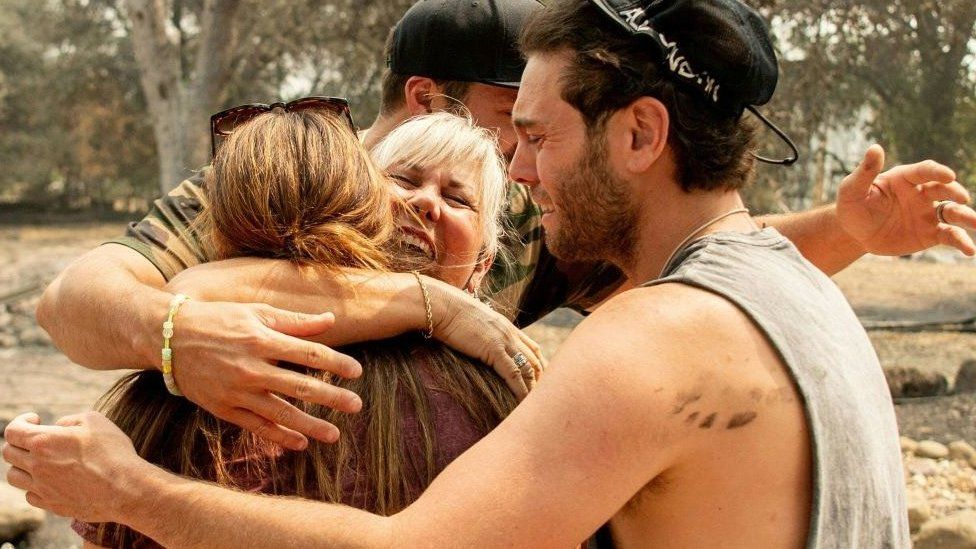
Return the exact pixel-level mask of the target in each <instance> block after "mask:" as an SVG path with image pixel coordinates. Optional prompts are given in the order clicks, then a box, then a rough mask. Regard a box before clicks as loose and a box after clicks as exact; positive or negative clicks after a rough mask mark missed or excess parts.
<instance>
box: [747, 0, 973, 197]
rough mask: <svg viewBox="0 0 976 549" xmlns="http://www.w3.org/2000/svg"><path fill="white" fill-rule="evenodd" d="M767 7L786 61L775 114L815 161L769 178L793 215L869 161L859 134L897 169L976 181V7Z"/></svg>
mask: <svg viewBox="0 0 976 549" xmlns="http://www.w3.org/2000/svg"><path fill="white" fill-rule="evenodd" d="M762 4H763V6H762V7H763V9H765V10H766V11H765V13H767V14H768V15H769V18H770V20H771V22H772V23H773V28H774V29H775V30H776V31H777V34H778V36H779V37H780V43H779V48H780V54H781V61H782V78H781V80H780V89H779V90H778V91H777V97H776V99H775V100H774V102H773V103H772V105H771V106H770V108H771V109H772V110H773V117H774V118H775V119H776V120H778V121H780V122H782V123H783V125H784V126H785V127H787V128H789V129H790V132H791V133H792V134H794V135H795V136H796V137H797V140H798V142H799V143H803V144H804V148H805V149H806V150H805V151H804V152H805V153H806V157H807V163H806V164H805V165H802V166H798V167H797V168H798V169H794V170H793V171H792V172H786V173H784V171H783V170H781V169H763V170H761V171H760V180H759V182H758V186H759V187H760V188H766V189H767V190H768V189H770V188H772V189H778V190H779V192H780V196H781V197H784V198H785V200H783V205H786V206H789V207H791V208H797V207H804V206H807V205H809V204H810V203H811V202H814V203H815V202H817V201H818V200H817V197H814V196H813V195H815V194H817V193H816V190H817V186H818V184H820V185H823V186H826V187H829V186H830V185H831V184H834V185H835V184H836V183H837V182H838V181H839V174H840V173H846V171H847V169H849V168H852V167H853V166H854V165H855V164H856V163H857V162H858V161H859V160H860V154H861V153H863V150H862V149H863V147H862V146H858V145H861V144H859V143H856V141H857V137H858V136H859V135H865V136H866V137H868V138H869V139H870V140H872V141H877V142H879V143H881V144H882V145H884V147H885V149H886V150H887V152H888V161H889V164H892V163H895V162H901V163H905V162H915V161H918V160H921V159H925V158H932V159H935V160H938V161H940V162H943V163H946V164H948V165H950V166H952V167H953V168H955V169H956V170H957V172H959V175H960V179H961V180H962V181H964V182H965V181H966V180H967V179H969V178H972V177H973V176H976V171H974V168H976V162H974V158H976V140H974V139H973V136H974V133H976V126H974V120H976V102H974V99H973V98H974V96H976V70H974V56H976V2H973V1H972V0H939V1H935V0H895V1H890V0H858V1H853V0H843V1H837V0H829V1H828V0H814V1H811V0H765V1H764V2H762ZM845 129H846V130H848V131H846V132H845V131H843V130H845ZM865 144H866V143H865ZM822 159H823V160H822ZM845 168H847V169H845ZM776 178H779V179H780V181H779V182H776V183H774V181H775V180H776ZM973 188H976V187H973ZM829 190H830V189H825V192H824V193H823V197H824V198H830V193H829V192H826V191H829Z"/></svg>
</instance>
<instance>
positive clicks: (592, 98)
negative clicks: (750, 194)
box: [520, 0, 756, 192]
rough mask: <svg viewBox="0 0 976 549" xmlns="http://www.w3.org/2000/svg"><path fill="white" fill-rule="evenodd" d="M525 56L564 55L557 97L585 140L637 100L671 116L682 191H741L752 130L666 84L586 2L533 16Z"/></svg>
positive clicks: (748, 173) (644, 52)
mask: <svg viewBox="0 0 976 549" xmlns="http://www.w3.org/2000/svg"><path fill="white" fill-rule="evenodd" d="M520 45H521V48H522V52H523V53H524V54H525V55H527V56H528V55H532V54H536V53H543V54H544V53H558V52H560V51H564V50H568V51H569V52H570V53H571V58H570V64H569V66H568V67H567V69H566V71H565V73H564V74H563V75H562V78H561V79H560V83H561V85H562V93H561V96H562V98H563V100H564V101H566V102H567V103H569V104H570V105H572V106H573V107H574V108H576V109H577V110H578V111H580V113H581V114H582V116H583V120H584V121H585V123H586V125H587V132H588V134H589V135H590V137H598V136H600V135H602V133H603V130H604V128H605V123H606V121H607V119H608V118H609V117H610V115H611V114H613V113H614V112H615V111H617V110H619V109H622V108H624V107H626V106H627V105H629V104H631V103H632V102H633V101H634V100H636V99H637V98H639V97H642V96H649V97H654V98H656V99H658V100H659V101H661V103H663V104H664V106H665V107H666V108H667V110H668V114H669V115H670V119H671V124H670V130H669V135H668V144H669V145H670V146H671V149H672V150H673V151H674V156H675V161H676V164H677V178H678V182H679V183H680V184H681V187H682V188H683V189H684V190H685V191H689V192H690V191H692V190H696V189H698V190H715V189H726V190H732V189H739V188H742V187H744V186H745V185H746V184H747V183H748V182H749V181H750V179H751V177H752V172H753V168H754V167H755V158H754V157H753V155H752V154H751V153H752V151H753V150H754V149H755V134H756V126H755V124H754V123H752V122H751V121H750V120H749V119H744V118H742V117H740V116H729V115H725V114H722V113H720V112H718V111H717V110H715V109H711V108H709V107H708V106H706V105H705V104H704V102H703V101H702V100H701V99H699V98H698V96H697V95H695V93H694V92H692V91H689V90H686V89H685V88H684V87H682V86H680V85H678V84H676V83H675V82H673V81H672V80H671V79H669V78H667V77H666V76H665V75H664V74H663V72H662V71H661V67H660V64H659V62H658V61H657V60H656V59H655V57H654V54H653V49H652V48H649V47H647V45H646V44H644V43H642V42H641V41H640V40H635V39H634V38H633V37H631V36H629V35H627V34H626V33H625V32H623V31H621V30H620V29H619V28H618V27H617V26H615V23H613V22H612V21H610V20H609V18H608V17H607V16H606V15H604V14H603V13H602V12H601V11H600V10H599V8H597V7H596V6H594V5H593V4H592V3H591V2H590V1H589V0H555V1H553V2H550V3H549V4H548V5H547V6H546V7H545V8H544V9H541V10H539V11H538V12H537V13H535V14H533V16H532V18H531V19H530V20H529V23H528V24H527V26H526V28H525V30H524V31H523V34H522V37H521V44H520Z"/></svg>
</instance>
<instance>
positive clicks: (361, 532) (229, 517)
mask: <svg viewBox="0 0 976 549" xmlns="http://www.w3.org/2000/svg"><path fill="white" fill-rule="evenodd" d="M645 310H646V309H645ZM616 312H620V313H625V314H626V316H630V317H633V311H632V310H630V311H619V310H618V311H616ZM614 313H615V311H613V310H612V309H609V310H602V311H600V312H598V313H597V314H602V315H603V317H602V318H601V317H596V320H593V317H591V319H590V320H588V321H587V323H588V324H589V326H590V327H591V328H592V329H582V328H581V329H580V331H578V332H577V333H576V334H574V336H571V341H569V342H568V343H567V348H566V349H565V350H564V351H563V352H561V353H560V355H559V356H557V358H556V359H555V360H562V363H561V367H560V368H558V369H554V370H553V373H552V375H551V377H550V378H549V379H547V382H546V383H544V384H541V385H540V386H539V388H538V389H536V391H534V392H533V393H532V394H530V395H529V397H528V398H527V399H526V400H525V402H523V403H522V404H521V405H520V406H519V407H518V408H517V409H516V410H515V412H513V414H511V415H510V416H509V418H507V419H506V420H505V421H504V422H503V423H502V424H501V425H500V426H499V427H498V428H497V429H495V430H494V431H493V432H492V433H490V434H489V435H488V436H487V437H486V438H485V439H483V440H482V441H481V442H479V443H478V444H477V445H475V446H474V447H473V448H472V449H471V450H469V451H468V452H466V453H465V454H464V455H463V456H461V457H460V458H458V459H457V460H456V461H455V462H453V463H452V464H451V465H450V466H449V467H448V468H447V469H446V470H445V471H444V472H443V473H442V475H441V476H439V477H438V478H437V479H436V480H435V481H434V483H433V484H432V485H431V486H430V487H429V488H428V491H427V492H425V494H424V495H423V496H421V498H420V499H419V500H417V501H416V502H415V503H414V504H413V505H411V506H410V507H409V508H408V509H406V510H405V511H403V512H401V513H400V514H398V515H396V516H394V517H391V518H382V517H377V516H373V515H369V514H367V513H364V512H362V511H358V510H354V509H350V508H347V507H341V506H336V505H326V504H322V503H316V502H310V501H302V500H297V499H287V500H281V499H274V498H267V497H261V496H256V495H251V494H244V493H240V492H233V491H229V490H224V489H221V488H218V487H215V486H212V485H206V484H202V483H197V482H191V481H186V480H182V479H179V478H177V477H174V476H172V475H170V474H168V473H166V472H164V471H162V470H160V469H158V468H155V467H154V466H152V465H149V464H148V463H145V462H143V461H141V460H139V459H138V458H137V457H135V454H134V452H133V450H132V446H131V443H130V442H129V441H128V439H126V438H125V437H124V436H123V435H121V433H120V432H119V431H118V430H117V429H115V428H114V426H113V425H112V424H111V423H110V422H108V421H107V420H105V419H104V418H103V417H101V416H99V415H96V414H86V415H83V416H76V417H73V418H67V419H66V420H64V421H62V422H60V423H61V425H62V426H61V427H55V426H39V425H32V424H30V423H29V422H28V419H29V418H28V417H24V416H22V417H21V418H18V419H17V420H15V421H14V422H12V423H11V426H10V427H8V429H7V432H6V436H7V441H8V442H9V444H10V446H8V447H6V448H5V449H4V457H5V459H7V460H8V461H10V463H11V464H12V465H14V469H11V473H10V474H8V479H9V481H10V482H11V484H13V485H15V486H18V487H21V488H23V489H25V490H27V491H28V493H29V494H28V498H29V501H31V503H32V504H35V505H39V506H42V507H46V508H49V509H51V510H52V511H54V512H56V513H59V514H65V515H73V516H77V517H79V518H81V519H84V520H89V521H118V522H122V523H125V524H128V525H129V526H131V527H132V528H134V529H136V530H138V531H140V532H143V533H145V534H146V535H148V536H150V537H152V538H154V539H156V540H157V541H159V542H161V543H163V544H164V545H167V546H169V545H172V546H180V547H219V546H227V547H233V546H239V545H240V543H241V542H242V541H243V542H244V543H245V544H247V545H256V546H265V545H271V544H287V545H290V546H296V547H301V546H330V547H331V546H336V547H389V546H392V545H403V546H433V547H441V546H477V547H492V546H511V545H512V544H513V543H518V544H520V545H524V546H529V547H548V546H556V547H565V546H570V545H574V544H576V543H579V541H580V540H582V539H584V538H586V537H587V536H588V535H590V534H591V533H592V532H594V531H595V530H596V529H597V528H598V527H599V526H600V525H601V524H602V523H604V522H605V521H606V520H608V519H609V518H610V517H611V516H612V515H613V514H614V513H615V512H616V510H617V509H619V508H620V507H621V506H622V505H623V504H624V503H625V502H626V501H627V500H628V499H629V498H630V497H631V496H632V495H633V494H634V493H636V492H637V491H638V490H639V489H640V488H641V487H642V486H644V485H645V484H646V483H647V482H648V481H649V480H650V479H653V478H654V477H655V476H656V475H657V474H659V473H660V472H661V471H663V470H665V469H666V468H667V467H668V466H669V465H670V464H671V463H673V462H674V460H675V459H676V456H678V455H680V454H682V453H684V452H691V451H693V450H694V448H696V447H697V446H695V445H697V444H699V443H701V441H702V440H706V438H707V437H704V436H703V435H701V434H700V433H699V431H700V430H699V429H689V428H688V427H687V426H686V425H684V423H683V422H682V421H681V419H682V418H679V417H678V416H675V415H674V414H672V413H669V410H670V408H671V406H672V399H671V398H670V397H668V398H647V395H648V394H653V393H654V390H655V389H660V388H661V387H674V391H675V392H677V393H680V391H681V390H683V388H684V387H683V386H679V385H674V384H669V382H668V381H667V380H664V379H661V377H659V376H667V375H669V374H668V373H667V372H671V371H678V372H680V371H686V370H684V369H682V368H656V367H648V363H647V358H646V357H647V356H656V357H661V362H662V364H669V362H666V361H671V360H673V359H675V358H676V357H677V355H678V353H674V352H670V351H668V350H667V344H668V343H669V342H668V341H667V337H665V336H662V337H661V338H660V341H658V342H657V343H656V344H653V345H652V348H653V350H654V351H655V352H654V353H648V352H646V351H648V350H649V349H648V348H646V347H644V346H635V345H634V341H635V337H634V336H635V333H633V331H628V330H622V329H621V319H620V318H617V317H614ZM594 316H596V315H594ZM604 320H605V321H606V322H605V323H604V322H603V321H604ZM640 328H641V330H640V332H641V333H642V334H643V332H645V331H646V330H644V329H643V328H644V326H641V327H640ZM656 351H661V353H663V354H658V353H657V352H656ZM560 357H563V358H561V359H560ZM678 362H680V360H679V361H676V362H675V364H677V363H678ZM662 372H664V373H662ZM623 380H626V382H622V381H623ZM669 394H670V390H669ZM607 402H613V405H612V406H609V405H607ZM30 419H32V420H34V421H36V418H30ZM607 447H612V448H613V449H614V451H613V452H607V451H606V448H607ZM80 454H84V455H85V459H78V456H79V455H80ZM49 456H58V457H56V458H50V457H49ZM499 456H504V459H502V460H499V459H498V457H499ZM149 494H151V497H150V496H149ZM149 502H152V503H149Z"/></svg>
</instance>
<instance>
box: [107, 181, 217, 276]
mask: <svg viewBox="0 0 976 549" xmlns="http://www.w3.org/2000/svg"><path fill="white" fill-rule="evenodd" d="M205 173H206V169H204V170H201V171H200V172H199V173H197V174H196V175H194V176H193V177H191V178H190V179H187V180H186V181H183V182H182V183H180V185H179V186H178V187H176V188H175V189H173V190H172V191H170V192H169V194H167V195H165V196H163V197H162V198H159V199H157V200H156V201H155V202H153V207H152V209H151V210H150V211H149V213H148V214H146V217H144V218H143V219H142V220H141V221H138V222H134V223H129V226H128V228H127V229H126V231H125V236H122V237H120V238H116V239H112V240H110V241H109V242H111V243H114V244H121V245H123V246H126V247H128V248H131V249H133V250H135V251H137V252H139V253H140V254H142V255H143V257H145V258H146V259H148V260H149V262H150V263H152V264H153V265H155V266H156V268H157V269H159V272H160V273H162V275H163V278H165V279H166V280H170V279H171V278H173V277H174V276H176V274H177V273H179V272H180V271H182V270H184V269H187V268H189V267H192V266H194V265H198V264H200V263H205V262H207V261H208V260H209V259H210V258H208V257H207V255H206V252H205V251H204V247H203V246H202V245H201V242H200V238H199V236H198V235H197V233H196V232H195V231H194V228H193V226H192V225H191V223H192V222H193V220H194V219H196V217H197V215H198V214H199V213H200V212H201V211H202V210H203V208H204V207H206V203H207V202H206V196H205V193H204V192H203V181H204V175H205Z"/></svg>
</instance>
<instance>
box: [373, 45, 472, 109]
mask: <svg viewBox="0 0 976 549" xmlns="http://www.w3.org/2000/svg"><path fill="white" fill-rule="evenodd" d="M392 50H393V29H391V30H390V33H389V34H388V35H387V37H386V46H385V48H384V50H383V58H384V59H389V58H390V55H391V52H392ZM411 76H423V75H412V74H397V73H395V72H393V71H391V70H390V69H389V68H386V69H383V77H382V81H381V82H380V114H383V115H389V114H391V113H392V112H393V111H395V110H397V109H399V108H401V107H403V105H404V104H405V103H406V97H404V91H403V90H404V88H405V87H406V85H407V80H409V79H410V77H411ZM431 80H433V81H434V83H435V84H437V87H439V88H440V89H441V93H442V94H443V95H444V96H445V97H447V98H449V99H453V100H454V101H452V103H453V102H457V103H458V104H459V106H460V105H463V104H464V101H465V100H467V98H468V90H469V89H470V88H471V82H462V81H459V80H440V79H437V78H431Z"/></svg>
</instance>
